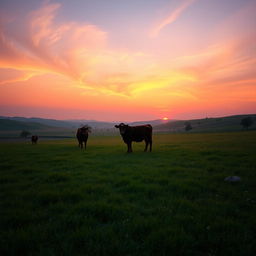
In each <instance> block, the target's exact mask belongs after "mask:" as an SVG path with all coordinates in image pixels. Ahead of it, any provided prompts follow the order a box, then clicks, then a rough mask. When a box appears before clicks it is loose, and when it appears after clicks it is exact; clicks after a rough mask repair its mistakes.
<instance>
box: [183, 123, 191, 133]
mask: <svg viewBox="0 0 256 256" xmlns="http://www.w3.org/2000/svg"><path fill="white" fill-rule="evenodd" d="M190 130H192V125H191V124H190V122H186V123H185V131H187V132H188V131H190Z"/></svg>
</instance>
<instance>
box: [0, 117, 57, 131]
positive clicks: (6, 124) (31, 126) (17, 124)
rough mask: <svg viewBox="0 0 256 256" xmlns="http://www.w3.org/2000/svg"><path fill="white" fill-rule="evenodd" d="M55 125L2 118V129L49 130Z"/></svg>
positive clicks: (0, 126)
mask: <svg viewBox="0 0 256 256" xmlns="http://www.w3.org/2000/svg"><path fill="white" fill-rule="evenodd" d="M53 128H55V127H52V126H48V125H44V124H40V123H34V122H22V121H15V120H9V119H0V131H17V130H28V131H30V130H49V129H53Z"/></svg>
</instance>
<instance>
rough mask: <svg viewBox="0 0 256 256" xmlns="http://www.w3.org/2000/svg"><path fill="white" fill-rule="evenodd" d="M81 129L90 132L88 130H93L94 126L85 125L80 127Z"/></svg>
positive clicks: (83, 131)
mask: <svg viewBox="0 0 256 256" xmlns="http://www.w3.org/2000/svg"><path fill="white" fill-rule="evenodd" d="M80 131H81V132H82V133H88V132H91V131H92V128H91V127H90V126H89V125H83V126H82V127H81V128H80Z"/></svg>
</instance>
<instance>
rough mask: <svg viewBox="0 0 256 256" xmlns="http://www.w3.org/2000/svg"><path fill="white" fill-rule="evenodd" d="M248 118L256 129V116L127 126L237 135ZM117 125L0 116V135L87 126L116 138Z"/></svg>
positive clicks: (68, 131) (112, 123)
mask: <svg viewBox="0 0 256 256" xmlns="http://www.w3.org/2000/svg"><path fill="white" fill-rule="evenodd" d="M247 116H251V117H252V119H253V121H254V123H253V125H252V126H251V127H250V128H249V129H250V130H251V129H256V114H252V115H236V116H227V117H218V118H204V119H193V120H171V121H168V120H162V119H157V120H150V121H138V122H128V124H130V125H133V126H134V125H142V124H151V125H152V126H153V127H154V132H185V123H186V122H189V123H190V125H191V126H192V129H191V130H190V131H189V132H221V131H239V130H242V129H243V127H242V126H241V125H240V122H241V120H242V119H243V118H245V117H247ZM117 123H118V122H101V121H95V120H86V119H85V120H84V119H82V120H55V119H44V118H36V117H33V118H25V117H3V116H2V117H1V116H0V131H15V130H16V131H18V130H29V131H30V130H31V131H33V130H41V131H46V130H51V131H53V130H54V131H55V132H57V131H58V129H59V130H61V131H62V132H63V131H65V132H67V133H70V132H72V133H75V131H76V129H77V128H78V127H80V126H81V125H84V124H87V125H89V126H91V127H92V131H93V133H95V134H97V133H98V134H105V133H109V134H111V133H112V134H115V133H116V129H115V128H114V125H115V124H117Z"/></svg>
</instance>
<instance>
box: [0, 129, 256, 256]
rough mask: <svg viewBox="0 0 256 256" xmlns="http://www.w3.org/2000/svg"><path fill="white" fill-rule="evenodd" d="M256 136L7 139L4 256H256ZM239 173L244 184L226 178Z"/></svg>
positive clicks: (0, 184) (2, 151)
mask: <svg viewBox="0 0 256 256" xmlns="http://www.w3.org/2000/svg"><path fill="white" fill-rule="evenodd" d="M255 142H256V132H255V131H252V132H237V133H212V134H166V135H164V134H162V135H154V136H153V151H152V153H144V152H142V151H143V148H144V143H139V144H136V143H133V150H134V152H133V153H132V154H127V153H126V150H127V148H126V145H125V144H124V143H123V142H122V140H121V138H120V136H115V137H111V136H106V137H99V136H90V137H89V140H88V144H87V150H86V151H81V150H80V149H79V148H78V145H77V141H76V140H75V139H69V140H55V141H40V139H39V144H38V145H31V144H30V143H22V142H17V143H15V142H11V143H0V157H1V161H0V168H1V176H0V197H1V201H0V208H1V218H0V222H1V239H0V240H1V245H0V248H1V251H0V254H1V255H209V256H210V255H254V253H255V251H256V243H255V237H256V218H255V216H256V161H255V155H256V154H255V153H256V143H255ZM232 175H236V176H239V177H241V181H240V182H238V183H227V182H225V181H224V178H225V177H227V176H232Z"/></svg>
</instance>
